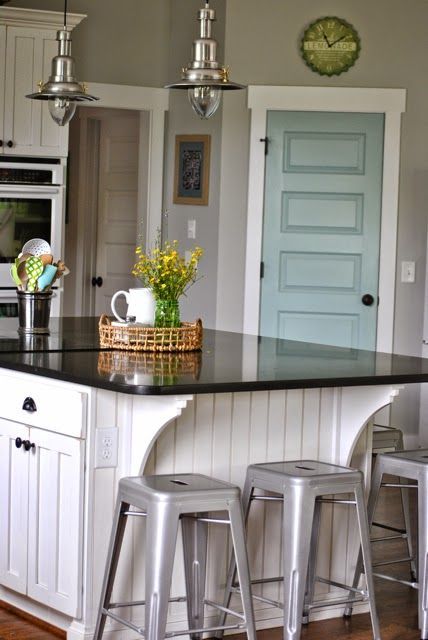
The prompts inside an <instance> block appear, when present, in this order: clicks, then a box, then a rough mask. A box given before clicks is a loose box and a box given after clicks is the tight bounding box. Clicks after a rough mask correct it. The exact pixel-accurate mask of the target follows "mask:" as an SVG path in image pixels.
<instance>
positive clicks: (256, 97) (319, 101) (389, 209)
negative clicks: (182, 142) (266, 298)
mask: <svg viewBox="0 0 428 640" xmlns="http://www.w3.org/2000/svg"><path fill="white" fill-rule="evenodd" d="M405 107H406V90H405V89H357V88H342V87H340V88H324V87H278V86H275V87H274V86H249V87H248V108H249V109H251V130H250V158H249V175H248V204H247V244H246V260H245V290H244V291H245V293H244V333H252V334H257V333H258V332H259V305H260V277H259V269H260V261H261V254H262V231H263V200H264V176H265V156H264V146H263V145H262V144H260V138H264V137H265V135H266V118H267V111H272V110H281V111H337V112H354V113H384V114H385V135H384V162H383V183H382V212H381V215H382V218H381V232H380V260H379V301H380V302H379V308H378V323H377V343H376V348H377V350H378V351H386V352H391V351H392V345H393V328H394V299H395V262H396V245H397V221H398V182H399V163H400V125H401V113H403V112H404V111H405Z"/></svg>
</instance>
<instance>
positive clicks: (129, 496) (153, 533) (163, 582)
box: [94, 474, 256, 640]
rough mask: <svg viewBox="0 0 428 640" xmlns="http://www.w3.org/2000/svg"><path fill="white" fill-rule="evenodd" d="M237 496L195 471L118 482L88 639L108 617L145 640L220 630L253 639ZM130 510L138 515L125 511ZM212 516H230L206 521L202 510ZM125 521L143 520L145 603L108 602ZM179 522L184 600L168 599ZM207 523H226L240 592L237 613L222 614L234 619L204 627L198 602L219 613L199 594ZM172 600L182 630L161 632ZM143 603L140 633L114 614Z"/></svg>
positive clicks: (235, 491) (97, 633)
mask: <svg viewBox="0 0 428 640" xmlns="http://www.w3.org/2000/svg"><path fill="white" fill-rule="evenodd" d="M240 493H241V492H240V489H239V488H238V487H235V486H233V485H231V484H229V483H226V482H222V481H220V480H214V479H213V478H209V477H207V476H203V475H198V474H178V475H157V476H139V477H136V478H122V479H121V480H120V482H119V492H118V497H117V503H116V510H115V515H114V521H113V528H112V533H111V538H110V546H109V550H108V554H107V564H106V571H105V576H104V581H103V586H102V591H101V601H100V607H99V611H98V619H97V625H96V629H95V635H94V640H100V638H101V637H102V635H103V631H104V626H105V622H106V618H107V617H110V618H113V619H114V620H116V621H118V622H120V623H122V624H124V625H125V626H127V627H129V628H130V629H133V631H135V632H136V633H138V634H140V635H141V636H143V637H144V638H145V639H146V640H164V638H170V637H173V636H177V635H183V634H190V636H191V638H193V639H194V640H199V639H201V638H202V634H203V633H204V632H206V631H209V632H215V631H220V630H221V631H224V630H226V629H237V630H239V629H246V631H247V636H248V638H249V640H256V632H255V625H254V613H253V604H252V599H251V586H250V575H249V571H248V559H247V550H246V546H245V529H244V521H243V515H242V507H241V501H240ZM131 506H132V507H136V508H137V509H139V511H134V510H131V509H130V507H131ZM219 511H227V512H228V516H229V518H228V519H221V518H219V517H218V518H211V517H209V515H208V512H219ZM131 516H133V517H145V518H146V549H147V553H146V570H145V593H146V595H145V598H146V599H145V600H144V601H138V602H116V603H112V602H111V594H112V589H113V583H114V579H115V574H116V569H117V565H118V561H119V555H120V549H121V545H122V540H123V535H124V532H125V525H126V522H127V519H128V517H131ZM179 520H181V524H182V533H183V551H184V566H185V581H186V596H183V597H177V598H170V588H171V579H172V571H173V564H174V557H175V548H176V539H177V532H178V524H179ZM210 522H214V523H221V524H229V525H230V530H231V534H232V542H233V550H234V557H235V559H236V566H237V572H238V576H239V580H240V584H241V587H242V588H241V597H242V607H243V615H242V614H240V613H237V612H235V611H231V610H228V611H227V613H230V614H232V615H233V616H235V617H237V618H238V619H239V621H238V622H236V623H235V624H231V625H221V626H215V627H212V628H207V629H203V623H204V605H208V606H212V607H214V608H216V609H218V610H220V611H222V612H223V611H224V608H223V607H222V606H221V605H219V604H217V603H214V602H211V601H208V600H205V597H204V596H205V575H206V555H207V538H208V523H210ZM171 601H174V602H177V601H180V602H185V601H186V602H187V613H188V621H189V629H188V630H186V631H176V632H168V633H166V631H165V629H166V623H167V611H168V603H169V602H171ZM144 604H145V605H146V606H145V628H144V629H143V628H141V627H138V626H137V625H135V624H133V623H132V622H131V621H129V620H125V619H124V618H122V617H121V616H120V615H118V613H117V609H120V608H121V607H129V606H140V605H144Z"/></svg>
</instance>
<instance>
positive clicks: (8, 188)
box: [0, 184, 61, 198]
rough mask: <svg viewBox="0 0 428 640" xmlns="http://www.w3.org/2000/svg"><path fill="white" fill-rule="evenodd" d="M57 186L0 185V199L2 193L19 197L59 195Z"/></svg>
mask: <svg viewBox="0 0 428 640" xmlns="http://www.w3.org/2000/svg"><path fill="white" fill-rule="evenodd" d="M60 188H61V187H59V186H52V187H51V186H49V185H35V184H32V185H25V184H20V185H19V187H18V185H16V184H0V198H1V196H2V193H7V194H8V195H10V194H13V193H16V194H17V196H18V197H19V196H20V195H22V194H23V193H59V191H60Z"/></svg>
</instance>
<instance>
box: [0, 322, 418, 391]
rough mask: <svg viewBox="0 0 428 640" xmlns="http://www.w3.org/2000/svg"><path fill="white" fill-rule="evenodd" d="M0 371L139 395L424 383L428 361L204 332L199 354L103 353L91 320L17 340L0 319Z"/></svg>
mask: <svg viewBox="0 0 428 640" xmlns="http://www.w3.org/2000/svg"><path fill="white" fill-rule="evenodd" d="M0 367H2V368H5V369H13V370H15V371H23V372H26V373H32V374H35V375H39V376H45V377H47V378H55V379H57V380H65V381H68V382H73V383H77V384H83V385H88V386H91V387H99V388H103V389H110V390H112V391H119V392H122V393H131V394H140V395H173V394H187V393H189V394H191V393H213V392H231V391H257V390H267V389H302V388H311V387H312V388H313V387H333V386H356V385H357V386H358V385H374V384H377V385H379V384H391V383H396V384H399V383H417V382H428V359H424V358H416V357H411V356H401V355H391V354H386V353H377V352H373V351H363V350H357V349H344V348H340V347H328V346H323V345H316V344H310V343H306V342H292V341H289V340H277V339H274V338H267V337H257V336H250V335H243V334H240V333H230V332H226V331H214V330H207V329H205V330H204V338H203V347H202V351H196V352H186V353H157V354H154V353H151V352H126V351H118V350H115V351H113V350H106V349H101V348H100V346H99V339H98V319H97V318H60V319H58V318H51V321H50V335H48V336H21V335H19V334H18V332H17V320H16V319H13V318H7V319H0Z"/></svg>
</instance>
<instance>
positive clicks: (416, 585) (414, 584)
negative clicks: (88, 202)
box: [373, 571, 419, 589]
mask: <svg viewBox="0 0 428 640" xmlns="http://www.w3.org/2000/svg"><path fill="white" fill-rule="evenodd" d="M373 575H374V576H376V578H382V580H389V581H390V582H399V583H400V584H404V585H406V586H407V587H412V589H419V583H418V582H410V580H402V579H401V578H393V577H392V576H387V575H386V574H384V573H376V572H375V571H374V572H373Z"/></svg>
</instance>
